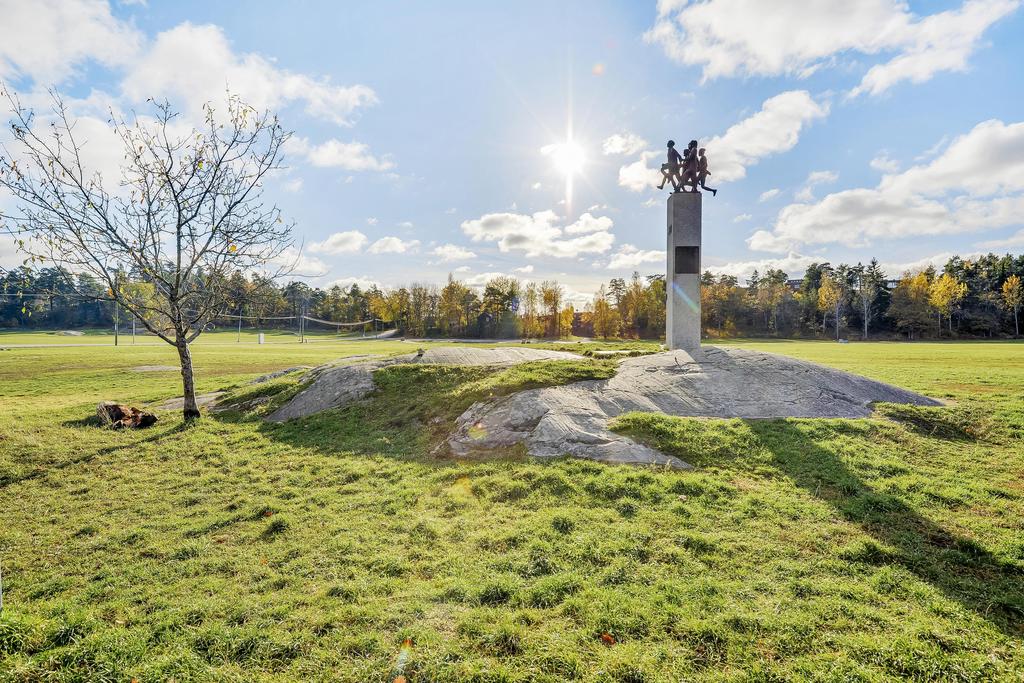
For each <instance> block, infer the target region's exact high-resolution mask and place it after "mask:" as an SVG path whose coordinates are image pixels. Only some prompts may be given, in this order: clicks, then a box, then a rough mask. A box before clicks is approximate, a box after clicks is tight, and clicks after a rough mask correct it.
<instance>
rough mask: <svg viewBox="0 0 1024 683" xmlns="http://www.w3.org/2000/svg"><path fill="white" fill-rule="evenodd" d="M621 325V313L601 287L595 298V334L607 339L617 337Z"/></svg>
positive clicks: (602, 286)
mask: <svg viewBox="0 0 1024 683" xmlns="http://www.w3.org/2000/svg"><path fill="white" fill-rule="evenodd" d="M621 325H622V320H621V319H620V318H619V311H618V309H616V308H615V307H614V306H612V305H611V302H609V301H608V295H607V294H606V293H605V289H604V285H601V287H600V288H598V290H597V294H596V295H595V296H594V334H595V335H596V336H598V337H603V338H605V339H607V338H608V337H615V336H617V335H618V334H619V328H620V327H621Z"/></svg>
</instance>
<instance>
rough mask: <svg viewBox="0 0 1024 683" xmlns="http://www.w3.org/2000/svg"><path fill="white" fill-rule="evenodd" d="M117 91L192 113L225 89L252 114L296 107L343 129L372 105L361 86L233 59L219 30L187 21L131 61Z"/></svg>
mask: <svg viewBox="0 0 1024 683" xmlns="http://www.w3.org/2000/svg"><path fill="white" fill-rule="evenodd" d="M121 86H122V89H123V91H124V93H125V94H126V95H127V96H128V97H129V98H130V99H132V100H133V101H142V100H145V99H146V98H147V97H167V98H169V99H172V100H177V101H182V102H186V103H187V104H188V109H189V110H190V112H191V113H193V114H195V113H197V112H199V111H200V108H201V106H202V105H203V103H205V102H221V101H223V98H224V93H225V90H226V89H228V90H230V91H231V93H232V94H236V95H238V96H239V97H241V98H242V99H243V100H244V101H245V102H246V103H248V104H250V105H252V106H253V107H255V108H257V109H280V108H281V107H283V106H284V105H287V104H290V103H293V102H294V103H301V104H302V105H303V106H304V108H305V111H306V113H308V114H309V115H311V116H314V117H317V118H320V119H324V120H326V121H330V122H332V123H335V124H338V125H342V126H347V125H351V123H352V117H353V115H354V114H355V112H356V111H357V110H358V109H360V108H362V107H366V106H370V105H374V104H376V103H377V95H376V93H374V91H373V90H372V89H371V88H369V87H367V86H365V85H351V86H339V85H333V84H332V83H331V82H330V81H329V80H328V79H327V78H312V77H310V76H307V75H305V74H299V73H293V72H291V71H287V70H285V69H281V68H279V67H277V66H276V65H275V64H274V63H273V62H272V61H271V60H269V59H267V58H265V57H263V56H261V55H258V54H255V53H248V54H236V53H235V52H234V51H233V49H232V47H231V45H230V43H229V41H228V39H227V36H225V35H224V31H223V30H222V29H221V28H220V27H218V26H214V25H211V24H205V25H201V26H198V25H195V24H192V23H189V22H185V23H182V24H179V25H178V26H175V27H174V28H172V29H170V30H167V31H164V32H162V33H160V34H158V35H157V37H156V40H155V41H154V42H153V44H152V45H151V46H150V47H149V48H148V49H147V50H146V51H145V53H144V54H142V55H141V56H140V57H139V58H137V59H135V60H133V61H132V62H131V66H130V68H129V70H128V73H127V75H126V76H125V78H124V80H123V81H122V84H121Z"/></svg>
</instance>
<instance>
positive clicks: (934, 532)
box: [747, 420, 1024, 637]
mask: <svg viewBox="0 0 1024 683" xmlns="http://www.w3.org/2000/svg"><path fill="white" fill-rule="evenodd" d="M747 424H748V425H749V427H750V429H751V431H752V432H753V433H754V434H755V435H756V436H757V437H758V440H759V441H760V442H761V443H762V444H763V445H764V446H765V448H767V449H768V450H769V451H770V452H771V453H772V455H773V456H774V461H775V464H776V465H777V466H778V467H779V469H780V470H781V471H782V472H783V473H784V474H785V475H786V476H788V477H789V478H790V479H791V480H792V481H793V482H794V483H796V484H797V486H799V487H801V488H803V489H806V490H807V491H809V492H811V493H812V494H814V495H815V496H817V497H818V498H821V499H822V500H824V501H825V502H827V503H828V504H829V505H831V506H832V507H833V508H834V509H835V510H836V512H837V513H839V515H841V516H842V517H843V518H844V519H846V520H848V521H850V522H854V523H856V524H858V525H859V526H860V527H861V528H862V529H863V530H864V531H865V532H866V533H868V534H870V535H871V536H872V537H874V538H875V539H876V540H877V541H879V542H880V543H882V544H884V545H885V546H888V548H889V549H885V548H877V547H870V546H869V547H866V548H865V549H864V551H863V552H861V553H859V554H856V556H852V557H847V559H849V560H850V561H853V562H864V563H870V564H879V565H883V564H898V565H900V566H902V567H904V568H905V569H907V570H908V571H910V572H911V573H913V574H915V575H916V576H917V577H918V578H920V579H921V580H923V581H926V582H927V583H929V584H931V585H932V586H934V587H935V588H936V589H938V590H939V591H941V592H942V593H943V594H945V595H946V596H947V597H949V598H952V599H953V600H956V601H957V602H959V603H960V604H961V605H963V606H964V607H966V608H968V609H970V610H972V611H974V612H976V613H977V614H979V615H980V616H982V617H983V618H985V619H986V620H988V621H989V622H990V623H992V624H993V625H995V626H996V627H997V628H999V630H1001V631H1002V632H1003V633H1005V634H1007V635H1011V636H1016V637H1020V636H1021V635H1024V589H1022V586H1024V570H1022V568H1021V567H1020V566H1019V565H1017V564H1014V563H1012V562H1007V561H1005V560H1003V559H1001V558H998V557H996V556H995V555H993V554H992V553H991V552H989V551H988V550H986V549H985V548H983V547H982V546H981V545H979V544H978V543H977V542H975V541H973V540H971V539H969V538H964V537H961V536H957V535H956V534H953V533H951V532H949V531H947V530H946V529H944V528H942V527H941V526H940V525H939V524H937V523H935V522H934V521H932V520H930V519H928V518H926V517H924V516H923V515H921V514H920V513H919V512H917V511H916V510H914V508H912V507H911V506H909V505H908V504H907V503H905V502H904V501H902V500H900V499H899V498H897V497H895V496H893V495H890V494H888V493H884V492H879V491H875V490H874V489H872V488H871V487H870V486H868V485H867V484H866V483H865V482H864V481H863V480H861V479H860V477H858V476H857V474H856V473H854V472H853V471H851V470H850V468H849V467H847V465H846V464H845V463H844V462H843V460H842V458H840V457H839V456H838V455H837V454H835V453H833V452H832V451H830V450H828V449H826V448H822V447H821V446H820V445H818V444H817V443H815V442H814V440H813V439H812V438H811V437H810V436H808V435H807V434H806V433H804V432H803V431H802V430H801V429H800V428H799V426H798V424H796V423H793V422H788V421H785V420H767V421H762V420H750V421H747Z"/></svg>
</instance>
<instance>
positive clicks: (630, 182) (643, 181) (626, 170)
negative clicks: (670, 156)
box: [619, 152, 661, 192]
mask: <svg viewBox="0 0 1024 683" xmlns="http://www.w3.org/2000/svg"><path fill="white" fill-rule="evenodd" d="M657 156H658V153H657V152H641V154H640V159H639V160H637V161H634V162H633V163H631V164H626V165H625V166H623V167H621V168H620V169H619V185H621V186H622V187H624V188H626V189H627V190H632V191H633V192H643V191H644V190H649V189H651V188H653V187H654V186H655V185H657V184H658V183H660V182H661V171H659V170H658V169H656V168H651V167H649V166H648V165H647V162H649V161H651V160H652V159H655V158H657Z"/></svg>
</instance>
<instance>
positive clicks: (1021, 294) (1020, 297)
mask: <svg viewBox="0 0 1024 683" xmlns="http://www.w3.org/2000/svg"><path fill="white" fill-rule="evenodd" d="M1003 305H1004V306H1006V308H1008V309H1009V310H1011V311H1013V333H1014V335H1016V336H1018V337H1019V336H1020V319H1019V317H1018V313H1019V312H1020V307H1021V306H1022V305H1024V286H1022V285H1021V281H1020V278H1019V277H1017V276H1016V275H1011V276H1010V277H1008V278H1006V281H1005V282H1003Z"/></svg>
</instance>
